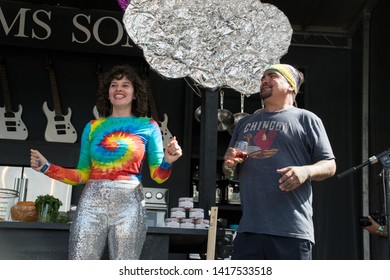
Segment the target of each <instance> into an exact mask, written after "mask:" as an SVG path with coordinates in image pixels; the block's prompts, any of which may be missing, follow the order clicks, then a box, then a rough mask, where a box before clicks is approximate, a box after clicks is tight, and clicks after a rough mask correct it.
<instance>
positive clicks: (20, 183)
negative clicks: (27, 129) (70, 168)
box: [0, 166, 72, 212]
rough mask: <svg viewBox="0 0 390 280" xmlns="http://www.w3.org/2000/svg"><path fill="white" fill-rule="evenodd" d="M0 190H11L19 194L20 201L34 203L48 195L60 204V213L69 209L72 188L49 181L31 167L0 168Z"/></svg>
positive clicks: (49, 179) (52, 180)
mask: <svg viewBox="0 0 390 280" xmlns="http://www.w3.org/2000/svg"><path fill="white" fill-rule="evenodd" d="M0 189H12V190H16V191H17V192H18V193H19V200H21V201H24V200H25V201H35V199H36V198H37V197H38V196H39V195H46V194H50V195H53V196H54V197H56V198H58V199H59V200H61V202H62V206H61V207H60V211H63V212H67V211H68V210H69V208H70V201H71V197H72V186H71V185H67V184H64V183H61V182H59V181H57V180H54V179H51V178H49V177H47V176H45V175H44V174H42V173H39V172H36V171H35V170H33V169H32V168H31V167H21V166H0Z"/></svg>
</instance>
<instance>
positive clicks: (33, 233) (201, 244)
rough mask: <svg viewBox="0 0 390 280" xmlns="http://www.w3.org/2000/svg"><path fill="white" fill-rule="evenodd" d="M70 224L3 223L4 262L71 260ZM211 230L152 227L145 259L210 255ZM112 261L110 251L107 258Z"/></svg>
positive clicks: (0, 256) (0, 236)
mask: <svg viewBox="0 0 390 280" xmlns="http://www.w3.org/2000/svg"><path fill="white" fill-rule="evenodd" d="M69 227H70V224H57V223H40V222H30V223H29V222H8V221H2V222H0V259H10V260H12V259H67V251H68V244H69V243H68V238H69ZM207 237H208V230H207V229H184V228H165V227H149V228H148V233H147V237H146V241H145V244H144V249H143V251H142V255H141V259H170V253H173V254H190V253H199V254H202V253H206V251H207ZM103 258H104V259H106V258H108V255H107V252H105V255H104V256H103Z"/></svg>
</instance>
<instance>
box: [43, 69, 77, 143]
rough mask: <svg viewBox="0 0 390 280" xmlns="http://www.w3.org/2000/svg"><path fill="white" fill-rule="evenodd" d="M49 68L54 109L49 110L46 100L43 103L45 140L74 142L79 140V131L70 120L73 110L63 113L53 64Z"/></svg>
mask: <svg viewBox="0 0 390 280" xmlns="http://www.w3.org/2000/svg"><path fill="white" fill-rule="evenodd" d="M47 69H48V70H49V78H50V86H51V93H52V95H53V104H54V111H51V110H49V108H48V107H47V102H46V101H45V102H44V103H43V106H42V109H43V112H44V113H45V115H46V118H47V125H46V130H45V140H46V141H48V142H65V143H74V142H76V140H77V132H76V130H75V129H74V127H73V125H72V123H71V122H70V118H71V116H72V110H71V109H70V108H68V113H67V114H66V115H64V114H63V113H62V110H61V103H60V97H59V94H58V87H57V81H56V77H55V74H54V70H53V67H52V65H50V64H49V65H48V66H47Z"/></svg>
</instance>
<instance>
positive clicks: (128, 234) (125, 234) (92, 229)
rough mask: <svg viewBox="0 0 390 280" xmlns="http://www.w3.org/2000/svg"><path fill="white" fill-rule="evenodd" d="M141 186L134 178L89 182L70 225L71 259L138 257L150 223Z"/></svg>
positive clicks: (130, 258)
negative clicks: (105, 250) (103, 255)
mask: <svg viewBox="0 0 390 280" xmlns="http://www.w3.org/2000/svg"><path fill="white" fill-rule="evenodd" d="M143 199H144V197H143V193H142V185H141V184H140V183H139V182H136V183H134V182H133V181H104V180H96V181H93V180H91V181H88V182H87V184H86V185H85V188H84V190H83V193H82V195H81V197H80V201H79V204H78V207H77V212H76V216H75V219H74V220H73V223H72V225H71V228H70V237H69V259H71V260H97V259H100V258H101V256H102V254H103V252H104V249H105V247H106V242H108V250H109V255H110V259H112V260H135V259H139V257H140V255H141V251H142V246H143V244H144V241H145V238H146V231H147V223H146V213H145V209H144V208H143V207H142V200H143Z"/></svg>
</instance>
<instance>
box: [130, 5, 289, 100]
mask: <svg viewBox="0 0 390 280" xmlns="http://www.w3.org/2000/svg"><path fill="white" fill-rule="evenodd" d="M123 23H124V25H125V28H126V31H127V33H128V34H129V36H130V38H131V39H132V40H133V42H134V43H135V44H136V45H138V46H139V47H140V48H141V49H142V50H143V53H144V56H145V59H146V61H147V62H148V63H149V65H150V67H151V68H152V69H154V70H155V71H157V72H158V73H159V74H161V75H162V76H164V77H167V78H183V77H187V76H188V77H190V78H192V79H193V80H194V81H195V82H196V83H198V84H199V85H201V86H203V87H205V88H208V89H211V90H215V89H218V88H222V87H230V88H233V89H235V90H236V91H238V92H241V93H244V94H253V93H257V92H259V87H260V78H261V76H262V74H263V72H264V70H265V69H266V68H267V67H268V66H269V65H271V64H275V63H278V62H279V60H280V58H281V57H282V56H283V55H284V54H286V53H287V51H288V48H289V46H290V42H291V37H292V32H293V31H292V28H291V24H290V22H289V20H288V18H287V17H286V15H285V14H284V13H283V12H282V11H280V10H279V9H278V8H277V7H275V6H273V5H271V4H266V3H261V2H260V1H258V0H239V1H237V0H131V1H130V2H129V5H128V6H127V8H126V10H125V13H124V15H123Z"/></svg>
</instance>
